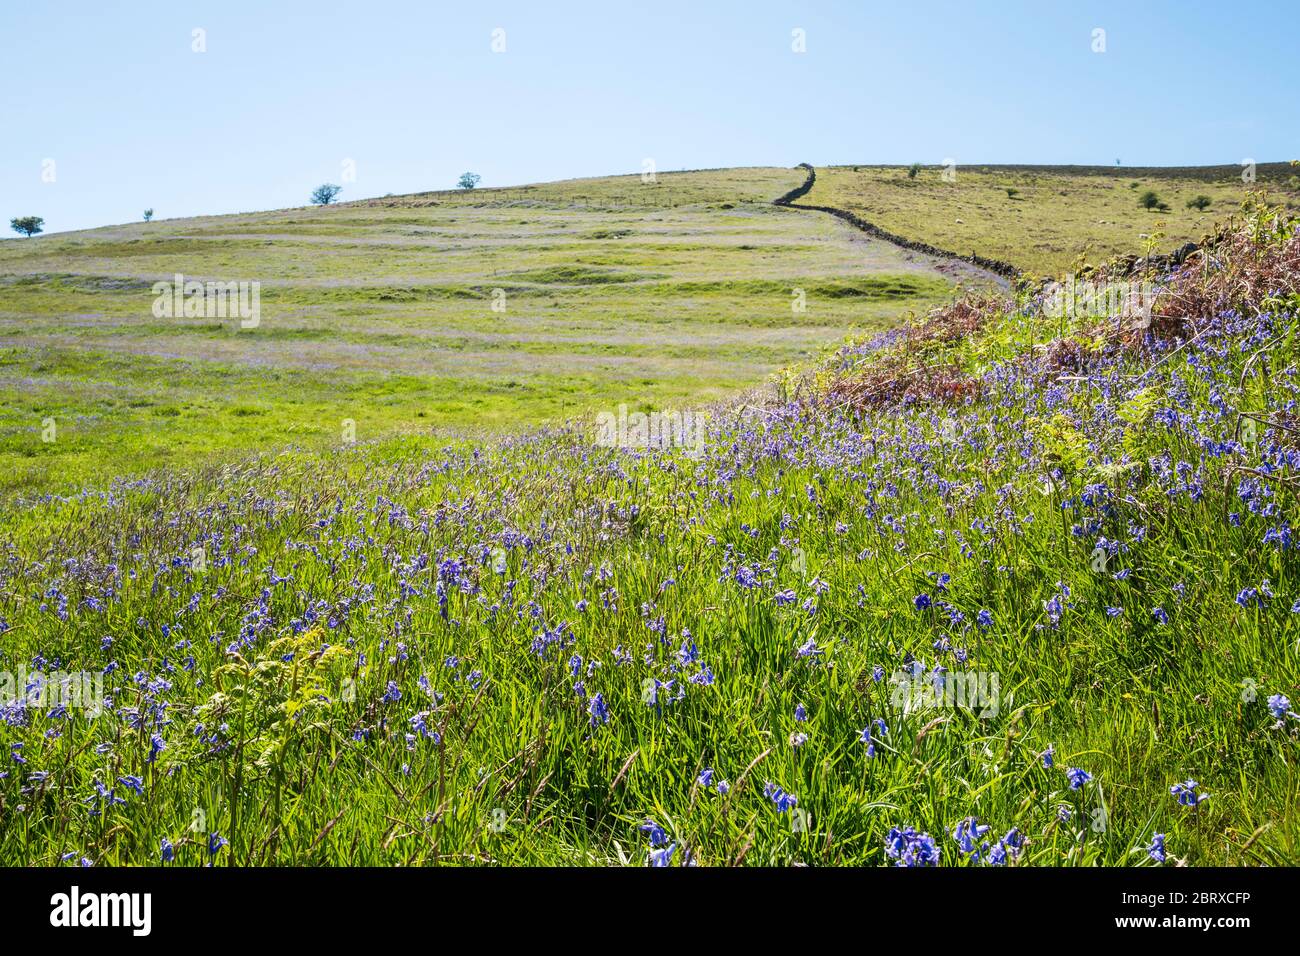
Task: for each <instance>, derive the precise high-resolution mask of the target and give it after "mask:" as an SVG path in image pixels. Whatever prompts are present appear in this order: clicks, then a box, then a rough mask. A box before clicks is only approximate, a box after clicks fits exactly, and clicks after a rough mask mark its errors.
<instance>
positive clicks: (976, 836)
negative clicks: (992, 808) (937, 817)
mask: <svg viewBox="0 0 1300 956" xmlns="http://www.w3.org/2000/svg"><path fill="white" fill-rule="evenodd" d="M991 829H992V827H990V826H989V825H988V824H987V823H986V824H983V825H981V824H980V823H979V821H978V820H976V819H975V818H974V817H967V818H966V819H965V820H962V821H961V822H960V823H958V824H957V827H956V829H954V830H953V831H952V838H953V839H954V840H956V841H957V847H958V848H959V849H960V850H961V852H962V853H965V854H967V855H968V856H972V858H973V859H974V860H975V861H977V862H978V860H979V858H980V853H981V851H982V850H983V849H985V848H987V846H988V844H983V845H982V846H981V845H979V844H978V841H980V840H982V839H983V838H984V834H986V833H988V832H989V830H991Z"/></svg>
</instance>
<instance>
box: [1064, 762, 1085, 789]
mask: <svg viewBox="0 0 1300 956" xmlns="http://www.w3.org/2000/svg"><path fill="white" fill-rule="evenodd" d="M1065 775H1066V776H1067V777H1069V778H1070V789H1071V790H1082V789H1083V785H1084V784H1086V783H1088V782H1089V781H1090V780H1092V774H1090V773H1088V771H1086V770H1080V769H1079V768H1078V767H1068V768H1066V771H1065Z"/></svg>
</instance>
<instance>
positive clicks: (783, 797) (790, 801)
mask: <svg viewBox="0 0 1300 956" xmlns="http://www.w3.org/2000/svg"><path fill="white" fill-rule="evenodd" d="M763 796H765V797H767V799H769V800H771V801H772V802H773V803H774V804H776V809H777V812H778V813H786V812H787V811H789V810H790V809H791V808H792V807H794V806H795V804H797V803H798V802H799V798H798V797H796V796H795V795H794V794H793V793H786V792H785V791H784V790H782V789H781V788H780V787H778V786H777V785H776V784H774V783H772V782H771V781H770V780H769V781H768V782H767V783H765V784H764V785H763Z"/></svg>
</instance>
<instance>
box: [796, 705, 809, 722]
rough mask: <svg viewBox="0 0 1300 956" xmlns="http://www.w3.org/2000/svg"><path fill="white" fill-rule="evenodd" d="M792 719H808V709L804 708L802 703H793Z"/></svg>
mask: <svg viewBox="0 0 1300 956" xmlns="http://www.w3.org/2000/svg"><path fill="white" fill-rule="evenodd" d="M794 719H795V720H801V721H802V720H807V719H808V711H806V710H804V707H803V704H796V705H795V708H794Z"/></svg>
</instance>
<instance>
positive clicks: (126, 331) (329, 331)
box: [0, 169, 955, 494]
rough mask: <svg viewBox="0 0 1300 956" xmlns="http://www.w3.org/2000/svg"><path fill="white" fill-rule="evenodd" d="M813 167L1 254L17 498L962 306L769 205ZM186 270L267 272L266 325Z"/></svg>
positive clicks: (722, 382) (930, 277) (0, 360)
mask: <svg viewBox="0 0 1300 956" xmlns="http://www.w3.org/2000/svg"><path fill="white" fill-rule="evenodd" d="M801 179H802V172H801V171H798V170H785V169H752V170H722V171H715V172H700V173H681V174H677V173H672V174H660V175H659V177H658V181H657V182H656V183H654V184H644V183H642V182H641V180H640V177H637V176H624V177H613V178H608V179H596V180H575V181H571V182H564V183H554V184H548V185H543V186H537V187H527V188H522V189H511V190H477V191H474V192H472V193H462V192H444V193H429V194H424V195H417V196H404V197H391V198H386V199H380V200H373V201H369V202H362V203H356V204H351V205H342V206H336V207H329V208H306V209H289V210H281V211H278V212H268V213H253V214H247V215H233V216H220V217H210V218H200V219H181V220H171V221H161V222H152V223H137V224H133V225H125V226H116V227H109V228H105V229H97V230H91V231H88V232H79V233H69V234H64V235H52V236H46V237H38V238H35V239H31V240H25V239H14V240H9V241H4V242H0V399H3V400H2V401H0V494H4V493H12V492H15V491H46V490H67V489H70V488H71V489H76V488H80V487H82V486H83V485H84V484H85V483H86V482H88V481H102V480H107V479H109V478H111V477H114V476H117V475H126V474H140V473H141V472H142V471H144V470H147V469H149V468H153V467H159V466H169V467H174V468H180V469H192V468H196V467H200V466H201V465H203V464H204V463H206V462H212V461H228V460H232V459H234V458H238V457H240V456H242V455H244V454H247V453H249V452H251V451H265V450H270V449H274V448H280V447H285V446H290V445H293V446H303V447H325V446H328V445H337V444H339V443H340V442H341V441H342V439H343V430H342V429H343V425H342V423H343V420H345V419H348V420H351V421H352V422H354V423H355V425H354V427H355V435H356V438H357V439H358V440H367V439H373V438H376V437H380V436H384V435H391V434H399V433H402V432H414V431H417V430H418V431H424V432H427V431H429V430H433V431H434V432H435V433H438V434H442V435H444V436H449V435H457V434H475V433H477V432H479V431H481V430H482V429H484V428H485V427H486V428H494V429H496V428H500V427H519V426H520V425H523V424H528V423H537V422H540V421H543V420H548V419H549V420H561V419H564V418H566V417H569V416H573V415H577V414H579V413H583V412H586V411H588V410H590V409H594V408H608V407H611V406H614V405H617V404H618V403H621V402H626V403H628V404H629V405H630V406H632V407H634V408H637V407H641V408H650V407H663V406H666V405H668V406H680V405H683V404H685V403H707V402H709V401H712V400H715V399H718V398H721V397H723V396H727V395H731V394H735V393H736V392H737V391H740V390H742V389H744V388H746V387H749V386H752V385H754V384H756V383H758V382H761V381H762V380H763V379H764V378H765V377H766V376H767V375H768V374H769V373H771V372H772V371H774V370H775V369H777V368H780V367H782V366H784V365H787V364H789V363H791V362H795V361H799V360H803V359H807V358H808V357H810V356H812V355H814V354H816V352H817V350H818V349H819V348H821V347H823V346H825V345H826V344H828V343H833V342H836V341H839V340H840V339H842V338H843V337H844V336H845V335H846V334H848V333H849V332H851V331H860V330H863V329H870V328H872V327H881V326H883V325H885V324H888V323H892V322H893V321H895V319H896V318H897V316H898V315H899V314H900V313H902V312H904V311H906V310H908V309H912V308H918V307H922V308H923V307H926V306H929V305H931V304H933V303H935V302H937V301H941V300H943V299H945V298H947V297H948V296H949V295H950V293H951V288H952V276H953V275H954V274H955V273H954V270H953V269H951V267H949V266H947V265H941V266H939V267H938V268H936V265H935V264H934V263H932V262H929V261H927V260H924V259H923V258H918V257H915V256H910V255H905V254H902V253H900V252H899V251H898V250H897V249H895V248H894V247H892V246H890V245H888V244H884V243H879V242H873V241H866V240H865V239H864V238H863V237H862V236H860V235H859V234H855V233H854V232H853V231H852V230H850V229H849V228H847V227H845V226H844V225H842V224H840V223H837V222H834V221H830V220H827V219H826V218H825V217H819V216H807V215H801V214H797V213H792V212H790V211H788V210H780V209H775V208H773V207H772V206H771V205H770V201H771V200H772V199H773V198H775V197H776V196H778V195H780V194H781V193H783V192H785V191H786V190H788V189H789V188H791V187H792V186H793V185H795V184H797V183H798V182H800V181H801ZM176 273H182V274H183V275H185V276H186V277H187V278H194V279H199V280H214V281H223V282H225V281H248V282H252V281H257V282H260V283H261V299H260V304H261V321H260V324H259V325H258V326H257V327H256V328H241V327H240V323H239V321H238V320H237V319H235V318H227V319H224V320H223V319H220V318H209V317H206V316H204V317H195V318H184V317H180V318H170V317H166V318H157V317H155V315H154V314H153V311H152V305H153V301H154V298H155V297H154V295H153V293H152V291H151V287H152V285H153V283H154V282H156V281H158V280H165V281H168V282H170V281H171V280H172V277H173V275H174V274H176ZM796 288H799V289H803V290H804V294H805V296H806V302H807V308H806V310H805V311H803V312H799V313H796V312H794V311H793V310H792V307H791V303H792V296H793V290H794V289H796ZM496 290H500V291H499V292H497V291H496ZM494 293H495V297H494ZM494 303H496V304H497V305H498V309H499V310H494V309H493V305H494ZM50 423H52V424H53V431H52V432H51V431H50V429H49V428H48V427H47V426H48V425H49V424H50ZM51 434H52V435H53V440H48V441H47V440H44V439H46V438H48V437H50V435H51Z"/></svg>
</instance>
